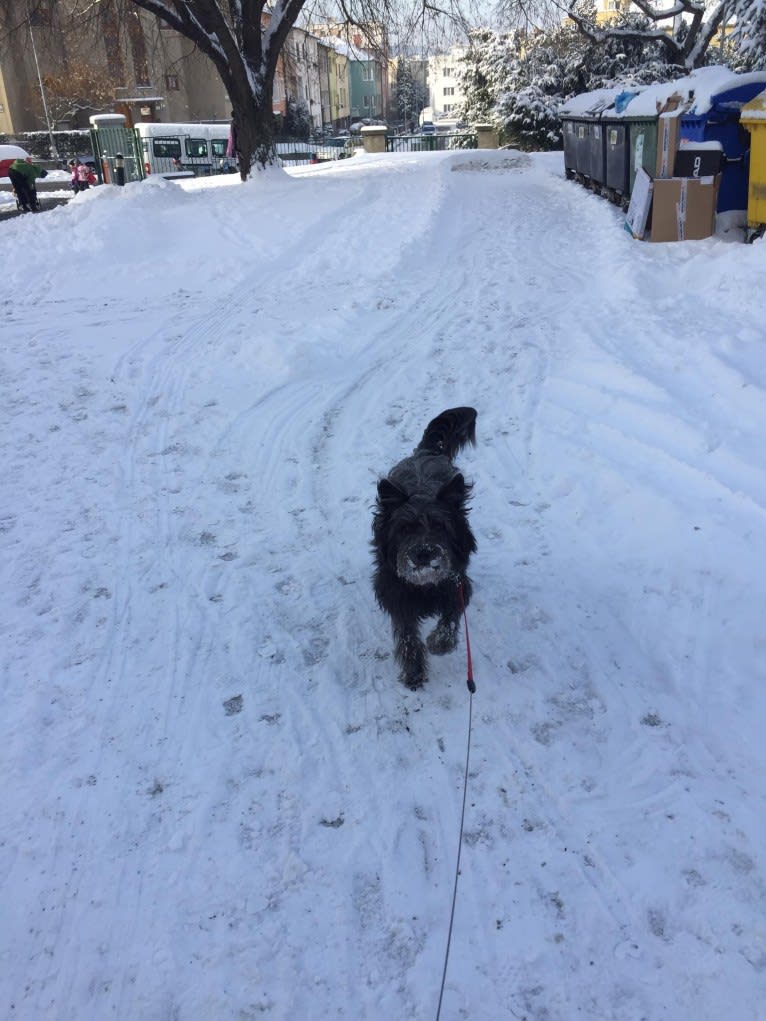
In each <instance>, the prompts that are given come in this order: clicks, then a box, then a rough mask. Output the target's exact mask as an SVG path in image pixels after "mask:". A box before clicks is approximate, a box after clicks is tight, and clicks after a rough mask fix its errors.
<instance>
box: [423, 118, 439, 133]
mask: <svg viewBox="0 0 766 1021" xmlns="http://www.w3.org/2000/svg"><path fill="white" fill-rule="evenodd" d="M420 134H421V135H435V134H436V125H435V124H434V122H433V121H423V123H422V124H421V125H420Z"/></svg>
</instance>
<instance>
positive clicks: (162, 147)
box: [152, 138, 181, 160]
mask: <svg viewBox="0 0 766 1021" xmlns="http://www.w3.org/2000/svg"><path fill="white" fill-rule="evenodd" d="M152 152H153V153H154V155H155V156H157V157H158V158H159V159H170V160H172V159H177V160H180V159H181V139H180V138H153V139H152Z"/></svg>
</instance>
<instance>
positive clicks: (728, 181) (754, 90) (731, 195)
mask: <svg viewBox="0 0 766 1021" xmlns="http://www.w3.org/2000/svg"><path fill="white" fill-rule="evenodd" d="M701 70H703V71H704V70H705V69H701ZM709 70H716V71H721V69H720V68H716V69H712V68H711V69H709ZM699 74H700V72H697V75H699ZM702 81H703V82H704V77H703V79H702ZM711 86H712V88H713V89H714V91H712V92H710V93H709V94H705V93H703V94H700V92H699V91H697V92H694V93H692V105H691V106H690V107H689V109H688V110H687V111H686V112H685V113H684V114H682V116H681V139H682V140H686V141H689V142H720V143H721V145H722V146H723V153H724V166H723V174H722V177H721V190H720V191H719V193H718V212H719V213H725V212H728V211H729V210H732V209H737V210H739V209H747V188H748V154H749V149H750V136H749V134H748V132H747V131H746V129H745V128H744V127H743V126H742V125H741V124H740V121H739V115H740V111H741V109H742V107H743V105H744V104H745V103H748V102H750V100H751V99H754V98H755V96H757V95H758V93H759V92H762V91H763V89H764V87H766V72H765V71H754V72H752V73H750V74H734V73H732V72H729V74H728V76H723V75H719V76H717V77H716V78H715V79H711Z"/></svg>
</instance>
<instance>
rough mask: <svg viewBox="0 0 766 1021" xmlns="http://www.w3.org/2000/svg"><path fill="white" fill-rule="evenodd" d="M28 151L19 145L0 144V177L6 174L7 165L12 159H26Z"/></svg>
mask: <svg viewBox="0 0 766 1021" xmlns="http://www.w3.org/2000/svg"><path fill="white" fill-rule="evenodd" d="M27 159H29V153H28V152H27V151H26V149H22V148H21V146H20V145H0V177H7V176H8V167H9V166H10V165H11V163H13V161H14V160H27Z"/></svg>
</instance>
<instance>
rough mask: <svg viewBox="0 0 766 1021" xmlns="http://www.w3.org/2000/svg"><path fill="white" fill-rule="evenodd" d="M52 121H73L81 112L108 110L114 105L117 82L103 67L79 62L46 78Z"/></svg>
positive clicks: (45, 83) (46, 90) (53, 122)
mask: <svg viewBox="0 0 766 1021" xmlns="http://www.w3.org/2000/svg"><path fill="white" fill-rule="evenodd" d="M43 85H44V87H45V93H46V96H47V100H48V110H49V112H50V117H51V122H52V124H53V126H54V127H58V125H59V123H60V122H61V121H64V120H66V121H74V120H75V119H76V117H77V114H78V113H79V112H80V111H83V110H84V111H88V112H93V111H96V110H106V109H108V108H109V107H111V106H112V104H113V103H114V83H113V82H112V79H111V78H110V76H109V75H108V74H107V73H106V71H104V70H103V69H102V68H99V67H93V66H92V65H90V64H88V63H85V62H84V61H76V62H75V63H70V64H69V65H68V66H66V67H64V68H62V69H61V70H60V71H58V72H57V73H56V74H46V75H44V76H43Z"/></svg>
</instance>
